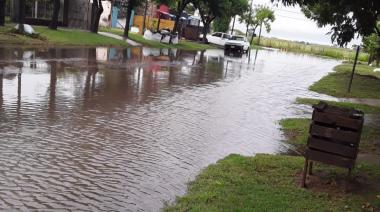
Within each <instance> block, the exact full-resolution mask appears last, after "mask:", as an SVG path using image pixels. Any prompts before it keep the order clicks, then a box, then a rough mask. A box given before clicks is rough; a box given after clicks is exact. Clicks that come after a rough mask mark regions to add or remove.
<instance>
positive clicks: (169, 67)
mask: <svg viewBox="0 0 380 212" xmlns="http://www.w3.org/2000/svg"><path fill="white" fill-rule="evenodd" d="M5 51H7V52H5ZM12 51H13V52H12ZM25 51H31V52H32V57H31V58H29V59H28V60H29V61H31V62H30V63H28V64H27V63H25V62H24V61H25V60H26V59H25V58H23V55H24V54H25ZM106 51H107V52H106V54H104V55H106V56H105V57H106V58H99V54H98V53H99V52H98V50H97V49H95V48H89V49H38V50H22V49H17V50H15V49H10V50H5V49H3V48H0V58H1V59H4V58H7V59H10V61H11V62H9V63H10V64H11V65H14V66H15V67H17V68H18V69H19V70H18V73H17V74H16V76H15V77H16V78H13V79H12V80H16V79H17V113H18V114H20V110H21V104H22V94H21V91H22V89H21V87H22V86H23V84H26V83H24V80H26V79H23V77H22V75H23V71H25V70H27V71H31V72H33V71H34V70H36V69H37V68H38V67H39V69H41V67H42V69H43V71H44V73H45V72H46V73H48V74H49V75H50V81H49V84H48V85H46V90H47V93H46V98H45V99H44V100H41V101H46V102H47V116H48V118H50V119H51V118H54V117H56V113H55V112H56V110H57V104H59V101H62V99H64V98H71V102H75V104H78V106H79V107H78V108H84V109H89V108H92V107H94V106H96V105H98V104H101V105H102V106H107V105H108V106H110V107H114V106H117V105H124V104H125V103H130V104H136V103H137V104H141V103H147V102H149V101H152V100H153V99H156V98H157V96H160V95H161V94H162V93H165V92H166V91H167V90H170V91H171V92H176V91H177V90H178V88H180V87H181V86H187V88H188V89H191V87H189V86H192V85H198V86H199V85H202V84H208V83H211V82H216V81H218V80H221V79H223V77H224V73H225V70H224V66H225V62H224V60H223V58H214V57H212V56H207V55H206V54H205V51H202V52H197V51H180V50H175V51H174V50H160V51H159V55H158V56H157V55H154V54H152V55H150V54H145V53H146V52H145V53H144V52H143V49H142V48H135V49H124V50H122V49H106ZM155 54H156V53H155ZM102 55H103V54H102ZM102 55H101V57H104V55H103V56H102ZM36 58H37V59H36ZM73 58H74V59H75V58H76V59H77V60H73ZM78 58H79V60H78ZM42 63H43V64H45V65H41V64H42ZM8 65H9V64H8ZM26 65H28V66H29V67H25V66H26ZM45 66H46V67H45ZM0 68H1V69H3V68H4V63H2V62H0ZM25 68H27V69H25ZM4 77H5V76H4V75H3V72H0V103H1V104H0V106H1V105H3V102H4V92H6V91H4V88H3V87H4V86H3V78H4ZM69 78H70V79H71V80H68V79H69ZM73 79H74V80H73ZM67 84H72V89H71V90H70V92H71V93H72V96H71V97H68V96H62V95H61V93H60V88H61V87H62V86H63V85H65V86H66V87H67ZM81 100H82V101H81Z"/></svg>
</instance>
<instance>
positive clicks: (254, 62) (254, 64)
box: [253, 48, 259, 71]
mask: <svg viewBox="0 0 380 212" xmlns="http://www.w3.org/2000/svg"><path fill="white" fill-rule="evenodd" d="M258 52H259V49H258V48H257V49H256V52H255V59H254V60H253V71H254V70H255V68H256V61H257V54H258Z"/></svg>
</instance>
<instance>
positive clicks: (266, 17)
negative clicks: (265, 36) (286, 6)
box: [240, 5, 276, 44]
mask: <svg viewBox="0 0 380 212" xmlns="http://www.w3.org/2000/svg"><path fill="white" fill-rule="evenodd" d="M275 19H276V18H275V16H274V11H273V10H271V9H270V8H269V7H268V6H262V5H259V6H257V7H256V8H255V9H254V10H253V11H252V14H250V12H248V13H245V14H243V15H242V16H241V18H240V22H245V23H246V24H247V27H252V31H253V33H254V32H255V31H256V29H257V27H259V26H260V32H259V41H260V37H261V28H262V26H263V25H264V27H265V29H266V31H267V32H270V30H271V24H272V22H274V21H275ZM253 37H254V36H253V35H252V37H251V44H252V41H253Z"/></svg>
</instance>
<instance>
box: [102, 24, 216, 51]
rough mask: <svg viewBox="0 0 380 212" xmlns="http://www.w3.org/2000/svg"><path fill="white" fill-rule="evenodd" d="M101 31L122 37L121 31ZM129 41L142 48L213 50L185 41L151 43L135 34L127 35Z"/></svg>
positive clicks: (206, 46) (200, 44)
mask: <svg viewBox="0 0 380 212" xmlns="http://www.w3.org/2000/svg"><path fill="white" fill-rule="evenodd" d="M101 31H104V32H110V33H113V34H116V35H120V36H123V34H124V31H123V30H121V29H114V28H113V29H110V28H102V29H101ZM129 39H131V40H133V41H136V42H138V43H141V44H142V45H144V46H148V47H152V48H176V49H183V50H205V49H212V48H215V47H214V46H211V45H207V44H202V43H197V42H193V41H185V40H181V41H180V43H179V44H176V45H174V44H165V43H160V42H157V41H151V40H147V39H145V38H144V37H143V36H142V35H140V34H136V33H129Z"/></svg>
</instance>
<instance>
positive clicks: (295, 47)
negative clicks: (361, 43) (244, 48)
mask: <svg viewBox="0 0 380 212" xmlns="http://www.w3.org/2000/svg"><path fill="white" fill-rule="evenodd" d="M257 40H258V38H254V42H253V43H255V44H256V43H257ZM260 46H265V47H270V48H277V49H282V50H286V51H292V52H300V53H306V54H313V55H319V56H324V57H331V58H336V59H344V60H354V58H355V51H354V50H352V49H345V48H337V47H331V46H325V45H317V44H308V43H304V42H295V41H289V40H282V39H277V38H265V37H264V38H263V37H262V38H261V40H260ZM368 58H369V55H368V54H367V53H360V54H359V60H360V61H368Z"/></svg>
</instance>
